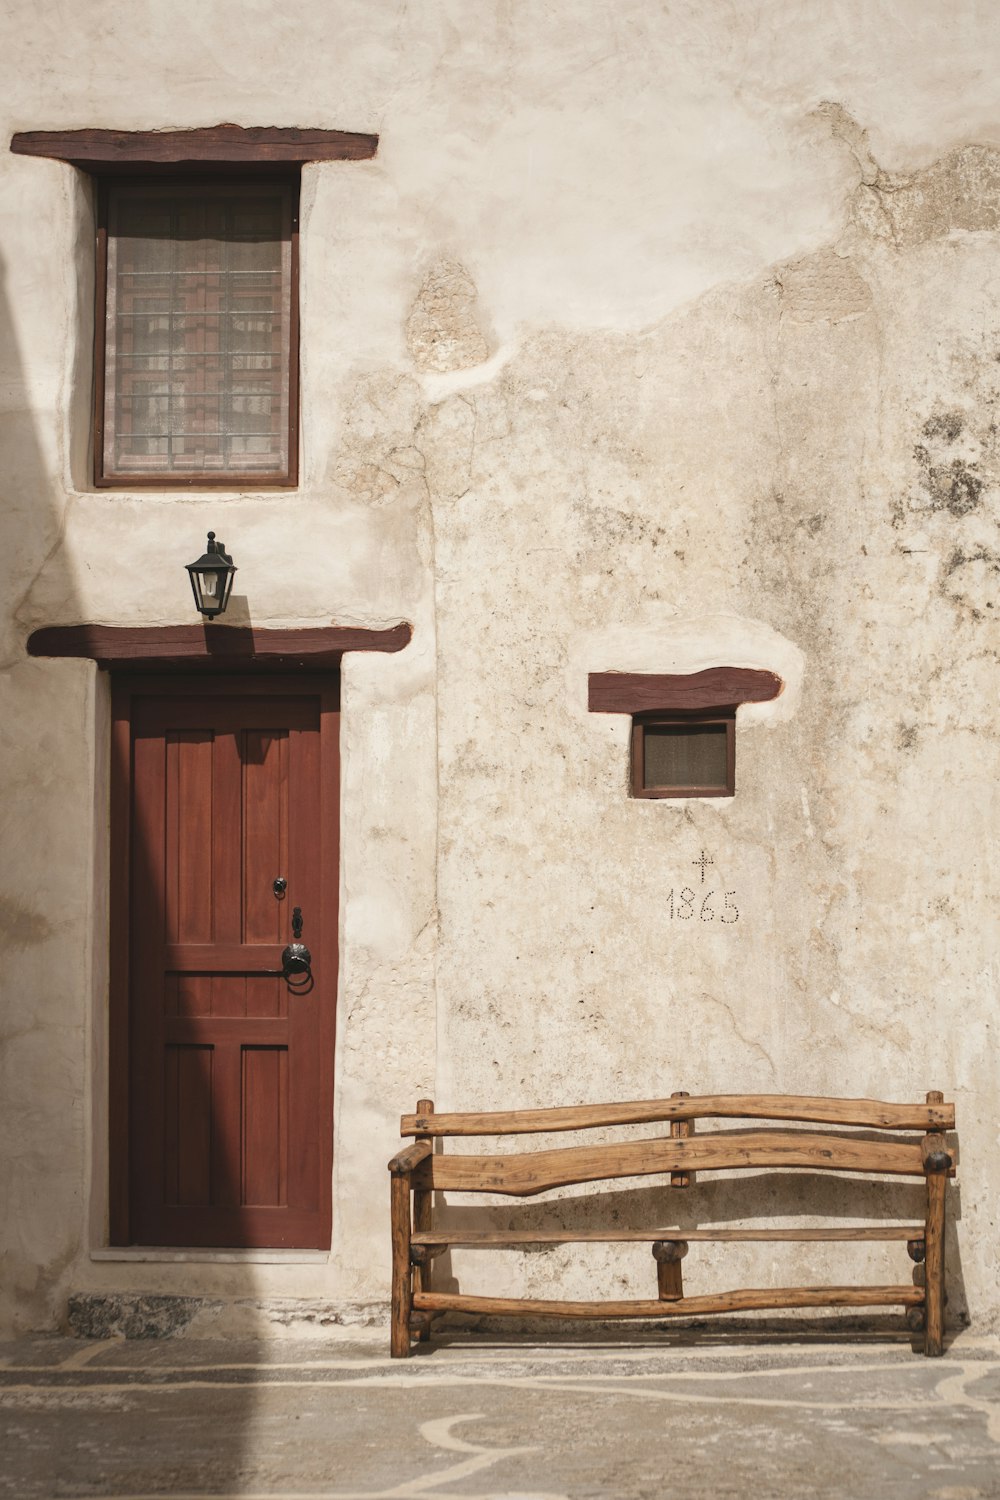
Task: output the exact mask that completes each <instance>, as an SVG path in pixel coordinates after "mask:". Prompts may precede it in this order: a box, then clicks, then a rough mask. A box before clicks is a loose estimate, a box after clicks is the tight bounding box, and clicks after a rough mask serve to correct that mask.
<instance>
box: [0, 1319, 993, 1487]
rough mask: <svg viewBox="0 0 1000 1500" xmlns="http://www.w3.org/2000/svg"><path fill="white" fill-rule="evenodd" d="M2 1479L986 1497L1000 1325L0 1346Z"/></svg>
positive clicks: (37, 1341)
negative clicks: (930, 1353) (929, 1339)
mask: <svg viewBox="0 0 1000 1500" xmlns="http://www.w3.org/2000/svg"><path fill="white" fill-rule="evenodd" d="M0 1454H2V1460H0V1495H2V1496H15V1497H17V1500H56V1497H59V1500H61V1497H68V1496H74V1497H83V1496H87V1497H105V1496H107V1497H111V1496H114V1497H116V1500H125V1497H132V1500H138V1497H146V1496H164V1495H169V1496H172V1497H174V1500H182V1497H188V1500H194V1497H198V1500H202V1497H207V1496H233V1497H236V1496H239V1497H241V1500H306V1497H308V1500H319V1497H323V1500H390V1497H391V1500H411V1497H412V1500H563V1497H571V1500H584V1497H591V1496H612V1497H621V1500H632V1497H636V1500H645V1497H657V1500H659V1497H675V1496H676V1497H678V1500H679V1497H682V1496H683V1497H684V1500H701V1497H705V1500H708V1497H711V1500H729V1497H739V1500H750V1497H752V1500H767V1497H772V1496H773V1497H785V1496H788V1497H796V1500H798V1497H802V1496H807V1495H821V1496H824V1497H831V1500H867V1497H869V1496H878V1497H879V1500H911V1497H919V1500H981V1497H998V1496H1000V1340H997V1339H987V1338H983V1337H975V1336H972V1335H969V1334H964V1335H961V1336H959V1337H958V1338H956V1339H955V1340H954V1341H953V1342H952V1343H951V1345H950V1347H949V1348H948V1351H947V1353H946V1355H945V1357H944V1358H943V1359H939V1360H927V1359H924V1358H923V1357H922V1356H919V1355H916V1354H914V1353H913V1352H912V1351H911V1348H910V1343H909V1340H908V1339H907V1338H905V1337H904V1336H902V1335H900V1334H896V1333H891V1334H884V1335H879V1336H859V1335H844V1334H840V1335H835V1336H832V1337H831V1336H829V1335H825V1336H823V1337H819V1336H815V1337H813V1336H809V1335H804V1334H803V1333H801V1332H797V1333H789V1334H786V1335H785V1336H783V1337H782V1338H780V1339H775V1338H774V1337H773V1336H772V1335H767V1334H764V1333H755V1334H754V1335H753V1336H751V1335H749V1334H745V1333H744V1334H733V1333H729V1334H728V1335H727V1334H724V1333H722V1332H715V1331H712V1332H698V1331H691V1330H671V1331H669V1332H667V1333H662V1334H657V1333H654V1334H649V1333H645V1334H635V1333H632V1332H631V1331H627V1332H626V1334H624V1335H623V1334H621V1333H614V1334H594V1335H591V1336H588V1337H582V1338H572V1337H568V1336H562V1335H560V1336H559V1337H553V1338H551V1339H549V1340H547V1341H544V1342H543V1341H538V1340H537V1339H530V1340H529V1339H526V1338H523V1337H517V1336H512V1335H508V1334H503V1335H496V1336H490V1335H484V1334H447V1333H445V1334H443V1335H442V1337H441V1339H440V1341H439V1342H437V1343H436V1344H435V1346H433V1347H432V1348H431V1349H430V1350H429V1351H427V1350H422V1351H421V1352H420V1353H419V1354H418V1355H417V1356H416V1357H414V1358H413V1359H411V1360H409V1361H392V1362H390V1360H389V1359H388V1358H387V1357H386V1350H385V1336H384V1335H383V1334H380V1335H379V1336H378V1337H377V1338H375V1337H368V1336H366V1337H365V1338H364V1339H354V1340H353V1341H352V1342H344V1341H333V1340H331V1341H329V1342H325V1341H324V1342H321V1341H319V1340H316V1339H313V1340H311V1341H310V1342H309V1343H308V1344H303V1343H300V1342H291V1341H290V1340H274V1341H268V1342H264V1343H254V1344H252V1345H251V1344H245V1343H238V1342H235V1341H226V1342H223V1341H214V1340H211V1341H210V1340H205V1339H193V1338H183V1337H179V1338H173V1339H160V1340H136V1341H133V1342H128V1343H124V1342H110V1341H106V1342H89V1341H82V1340H74V1339H64V1338H60V1337H55V1336H52V1337H34V1338H30V1339H23V1340H20V1341H18V1342H16V1343H12V1344H7V1345H2V1346H0Z"/></svg>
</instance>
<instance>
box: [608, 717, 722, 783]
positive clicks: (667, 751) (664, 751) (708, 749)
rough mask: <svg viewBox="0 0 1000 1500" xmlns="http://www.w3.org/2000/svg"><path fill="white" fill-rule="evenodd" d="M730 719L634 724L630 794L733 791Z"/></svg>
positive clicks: (640, 722)
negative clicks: (708, 721)
mask: <svg viewBox="0 0 1000 1500" xmlns="http://www.w3.org/2000/svg"><path fill="white" fill-rule="evenodd" d="M734 728H735V722H734V720H733V719H724V720H715V721H713V722H710V723H696V722H695V723H692V722H677V721H675V722H673V723H664V722H662V721H661V722H659V723H651V722H644V721H642V720H639V719H637V720H636V721H635V722H634V725H633V777H632V790H633V793H634V795H636V796H639V797H642V796H646V797H650V796H653V797H657V796H658V797H664V796H676V797H685V796H687V797H712V796H715V797H725V796H731V795H732V794H733V790H734V786H733V783H734V775H733V749H734V741H733V732H734Z"/></svg>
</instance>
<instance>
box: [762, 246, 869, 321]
mask: <svg viewBox="0 0 1000 1500" xmlns="http://www.w3.org/2000/svg"><path fill="white" fill-rule="evenodd" d="M776 280H777V283H778V287H779V289H780V291H781V311H782V314H783V316H784V317H787V318H788V319H789V320H790V321H791V322H793V323H820V322H827V323H843V322H845V321H847V320H848V319H849V318H862V317H864V315H865V313H869V312H871V310H872V294H871V288H870V287H869V285H868V283H867V282H866V281H865V279H864V277H863V276H862V275H861V273H860V271H859V270H858V268H857V266H856V265H855V264H854V261H852V260H851V259H850V258H849V257H847V256H844V255H838V254H837V253H836V251H834V250H820V251H819V252H818V253H817V254H816V255H805V256H803V257H802V258H801V259H800V260H795V261H792V262H790V264H788V265H785V266H782V267H780V269H779V270H778V273H777V277H776Z"/></svg>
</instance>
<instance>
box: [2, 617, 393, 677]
mask: <svg viewBox="0 0 1000 1500" xmlns="http://www.w3.org/2000/svg"><path fill="white" fill-rule="evenodd" d="M412 635H413V629H412V627H411V626H410V625H408V624H407V623H406V622H405V621H403V622H402V623H400V624H399V625H393V626H391V627H390V628H389V629H386V630H365V629H363V628H362V627H360V626H354V625H326V626H319V627H316V628H314V629H311V630H258V629H254V628H247V627H245V626H239V625H163V626H160V625H142V626H137V627H135V628H130V627H128V626H122V625H53V626H49V627H47V628H45V629H43V630H36V631H34V633H33V634H32V635H30V636H29V637H28V655H29V656H76V657H84V658H87V657H89V658H90V660H91V661H96V662H97V665H98V666H99V667H104V668H110V669H114V668H119V669H121V668H131V669H133V670H139V671H147V672H154V671H155V672H170V671H181V670H183V671H185V672H189V671H192V670H195V671H197V670H199V669H201V670H205V671H216V672H217V671H227V672H239V671H247V670H249V671H257V672H279V671H283V672H288V671H313V672H319V671H326V670H329V669H331V668H335V667H338V666H339V665H340V659H341V657H342V656H343V655H344V653H345V652H346V651H388V652H394V651H402V649H403V647H404V646H407V645H409V642H410V639H411V637H412Z"/></svg>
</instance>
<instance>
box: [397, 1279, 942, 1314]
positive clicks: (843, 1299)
mask: <svg viewBox="0 0 1000 1500" xmlns="http://www.w3.org/2000/svg"><path fill="white" fill-rule="evenodd" d="M923 1300H924V1291H923V1287H917V1286H802V1287H778V1288H775V1289H763V1290H760V1289H756V1290H753V1289H751V1290H746V1291H737V1292H718V1293H715V1294H713V1295H711V1296H707V1297H681V1298H680V1299H679V1300H678V1301H676V1302H661V1301H659V1300H658V1299H657V1300H656V1301H652V1300H648V1299H647V1300H639V1301H631V1302H551V1301H536V1300H535V1299H534V1298H528V1297H525V1298H519V1297H468V1296H465V1295H463V1294H462V1293H459V1292H414V1294H413V1307H414V1309H415V1311H417V1312H466V1313H478V1314H481V1315H487V1316H488V1315H490V1314H495V1315H498V1316H499V1315H501V1314H507V1313H514V1314H519V1315H521V1316H524V1317H539V1318H685V1317H702V1316H703V1315H705V1314H708V1313H727V1312H752V1311H757V1310H760V1309H774V1308H782V1307H917V1306H919V1305H920V1304H921V1303H922V1302H923Z"/></svg>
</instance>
